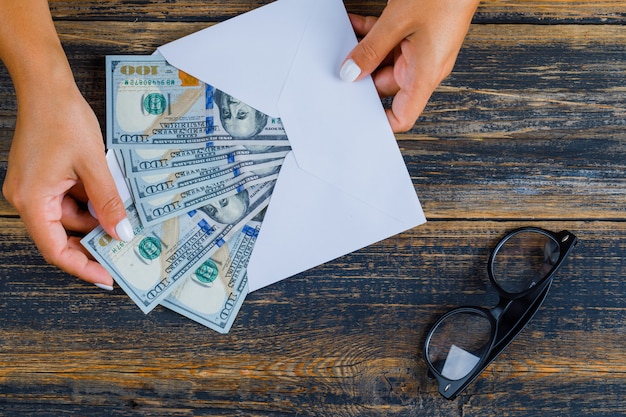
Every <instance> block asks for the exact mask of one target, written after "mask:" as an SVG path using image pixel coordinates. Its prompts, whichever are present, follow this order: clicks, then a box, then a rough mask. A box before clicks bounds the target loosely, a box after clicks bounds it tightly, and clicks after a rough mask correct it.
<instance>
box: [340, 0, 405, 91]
mask: <svg viewBox="0 0 626 417" xmlns="http://www.w3.org/2000/svg"><path fill="white" fill-rule="evenodd" d="M393 14H394V13H392V12H389V11H388V8H386V9H385V10H384V11H383V13H382V15H381V16H380V18H378V19H377V18H375V17H364V16H357V15H350V21H351V23H352V27H353V28H354V31H355V32H356V33H357V35H360V36H363V39H361V41H360V42H359V43H358V45H357V46H355V47H354V49H353V50H352V51H351V52H350V53H349V54H348V56H347V57H346V59H345V60H344V62H343V64H342V66H341V69H340V71H339V76H340V77H341V79H342V80H344V81H348V82H352V81H357V80H360V79H362V78H364V77H366V76H368V75H370V74H371V73H372V72H374V70H376V68H378V66H379V65H380V64H381V63H382V62H383V61H384V60H385V58H387V56H388V55H389V53H390V52H391V51H393V49H394V48H395V47H396V46H398V45H399V44H400V42H401V41H402V39H404V38H405V36H406V35H407V34H406V33H404V29H403V27H402V25H400V24H399V23H398V22H402V19H397V18H394V17H393V16H392V15H393Z"/></svg>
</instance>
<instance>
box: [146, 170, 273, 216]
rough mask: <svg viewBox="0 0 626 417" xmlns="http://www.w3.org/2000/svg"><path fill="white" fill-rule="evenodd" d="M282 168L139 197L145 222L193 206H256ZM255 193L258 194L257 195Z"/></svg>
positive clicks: (227, 210) (225, 210) (234, 208)
mask: <svg viewBox="0 0 626 417" xmlns="http://www.w3.org/2000/svg"><path fill="white" fill-rule="evenodd" d="M277 177H278V172H275V173H271V172H270V173H268V175H264V176H260V175H258V174H255V173H248V174H245V175H242V176H240V177H236V178H234V179H232V180H228V181H225V182H224V183H220V184H209V185H199V186H197V187H195V188H193V189H191V190H188V191H183V192H180V193H175V194H166V195H162V196H156V197H153V198H144V199H141V200H139V201H136V202H135V203H136V205H137V212H138V214H139V218H140V219H141V222H142V224H144V225H152V224H156V223H159V222H161V221H164V220H166V219H169V218H171V217H175V216H179V215H181V214H182V213H185V212H188V211H190V210H194V209H198V208H202V209H206V208H207V207H211V208H212V210H215V211H216V213H220V216H221V213H226V215H228V216H230V213H236V212H238V211H239V210H240V209H242V208H243V207H246V206H248V205H249V206H251V207H252V206H254V205H256V204H258V203H260V202H261V201H263V200H265V199H266V198H267V199H269V197H270V195H271V192H272V190H273V189H274V183H275V179H276V178H277ZM253 196H255V197H253Z"/></svg>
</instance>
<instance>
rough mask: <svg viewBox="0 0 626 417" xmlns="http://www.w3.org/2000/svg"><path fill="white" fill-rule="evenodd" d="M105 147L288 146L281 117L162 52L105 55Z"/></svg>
mask: <svg viewBox="0 0 626 417" xmlns="http://www.w3.org/2000/svg"><path fill="white" fill-rule="evenodd" d="M106 69H107V72H106V74H107V77H106V80H107V94H106V96H107V146H108V147H109V148H127V147H135V148H151V147H152V148H160V149H163V148H176V149H181V148H197V147H201V146H205V145H225V144H228V145H246V144H247V145H278V146H287V145H288V141H287V136H286V135H285V131H284V128H283V125H282V123H281V121H280V119H278V118H272V117H269V116H268V115H266V114H264V113H262V112H260V111H258V110H256V109H254V108H252V107H250V106H249V105H247V104H245V103H243V102H241V101H240V100H238V99H236V98H234V97H232V96H230V95H228V94H226V93H224V92H222V91H220V90H217V89H215V88H214V87H212V86H211V85H209V84H206V83H203V82H201V81H199V80H198V79H196V78H194V77H192V76H190V75H188V74H186V73H184V72H182V71H179V70H178V69H177V68H175V67H173V66H171V65H169V64H168V63H167V61H165V59H164V58H163V57H161V56H159V55H151V56H136V55H135V56H131V55H128V56H126V55H117V56H107V58H106Z"/></svg>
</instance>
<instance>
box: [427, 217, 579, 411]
mask: <svg viewBox="0 0 626 417" xmlns="http://www.w3.org/2000/svg"><path fill="white" fill-rule="evenodd" d="M576 243H577V238H576V236H574V235H573V234H572V233H570V232H568V231H562V232H559V233H553V232H549V231H547V230H543V229H539V228H535V227H524V228H521V229H517V230H514V231H512V232H511V233H509V234H508V235H506V236H505V237H504V238H503V239H502V240H501V241H500V243H498V245H497V246H496V247H495V249H494V250H493V252H492V253H491V256H490V257H489V264H488V269H487V272H488V274H489V280H490V281H491V283H492V284H493V285H494V287H495V288H496V289H497V291H498V293H499V295H500V300H499V302H498V304H497V305H496V306H495V307H493V308H491V309H487V308H482V307H460V308H456V309H454V310H452V311H450V312H448V313H446V314H444V315H443V316H442V317H441V318H439V320H437V322H436V323H435V324H434V325H433V327H432V329H431V330H430V332H428V336H427V337H426V343H425V344H424V358H425V360H426V364H427V365H428V368H429V370H430V372H431V374H432V375H433V376H434V377H435V378H436V379H437V382H438V383H439V393H440V394H441V395H443V396H444V397H445V398H447V399H449V400H452V399H454V398H455V397H456V396H457V395H458V394H460V393H461V392H462V391H463V390H464V389H465V388H466V387H467V386H468V385H469V384H471V383H472V381H474V379H476V377H478V375H480V373H481V372H482V371H483V370H484V369H485V368H486V367H487V366H488V365H489V364H490V363H491V362H492V361H493V360H494V359H495V358H496V357H497V356H498V355H499V354H500V352H502V350H504V348H505V347H507V346H508V344H509V343H511V341H512V340H513V339H514V338H515V337H516V336H517V335H518V334H519V332H520V331H521V330H522V329H523V328H524V327H525V326H526V324H528V322H529V321H530V319H531V318H532V317H533V316H534V315H535V313H536V312H537V310H538V309H539V307H540V306H541V304H542V303H543V300H544V299H545V298H546V295H547V294H548V290H549V289H550V286H551V284H552V280H553V278H554V274H555V273H556V271H557V270H558V269H559V268H560V267H561V265H562V264H563V261H564V260H565V258H566V257H567V256H568V255H569V253H570V252H571V251H572V249H573V248H574V246H575V245H576Z"/></svg>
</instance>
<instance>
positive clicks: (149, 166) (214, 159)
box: [118, 145, 291, 176]
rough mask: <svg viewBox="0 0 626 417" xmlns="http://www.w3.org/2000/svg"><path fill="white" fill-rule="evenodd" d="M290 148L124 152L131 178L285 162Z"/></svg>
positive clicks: (218, 147) (217, 147)
mask: <svg viewBox="0 0 626 417" xmlns="http://www.w3.org/2000/svg"><path fill="white" fill-rule="evenodd" d="M290 149H291V148H290V147H288V146H267V147H265V146H241V145H239V146H208V147H204V148H190V149H147V148H138V149H134V148H128V149H120V150H118V151H119V154H120V155H121V156H122V159H123V163H124V165H125V171H126V173H127V175H129V176H133V175H141V174H145V173H151V172H155V171H158V172H164V171H165V172H170V171H180V169H181V168H190V167H194V166H199V165H202V167H203V168H206V167H215V166H220V165H225V164H230V163H234V162H242V161H256V160H259V159H278V158H284V157H285V156H286V155H287V153H288V152H289V151H290Z"/></svg>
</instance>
